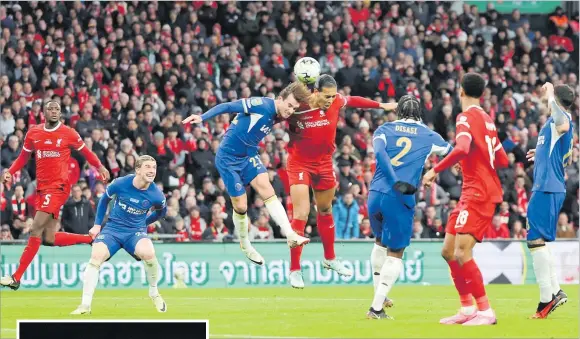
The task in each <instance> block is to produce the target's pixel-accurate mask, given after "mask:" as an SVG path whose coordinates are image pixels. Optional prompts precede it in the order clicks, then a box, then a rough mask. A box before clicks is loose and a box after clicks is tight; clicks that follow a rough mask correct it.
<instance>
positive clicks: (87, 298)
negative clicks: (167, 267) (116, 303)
mask: <svg viewBox="0 0 580 339" xmlns="http://www.w3.org/2000/svg"><path fill="white" fill-rule="evenodd" d="M156 174H157V163H156V162H155V159H153V157H151V156H149V155H143V156H141V157H139V159H138V160H137V162H136V163H135V174H132V175H127V176H125V177H122V178H118V179H116V180H115V181H113V182H112V183H111V184H110V185H109V186H107V189H106V191H105V194H103V196H102V197H101V199H100V200H99V204H98V206H97V215H96V217H95V226H93V228H91V229H90V231H89V235H91V236H92V237H95V240H94V242H93V248H92V252H91V259H90V260H89V263H88V265H87V266H86V268H85V272H84V283H83V296H82V302H81V305H80V306H79V307H78V308H77V309H76V310H74V311H73V312H72V313H71V314H73V315H78V314H88V313H91V303H92V301H93V294H94V293H95V288H96V287H97V283H98V281H99V269H100V267H101V264H102V263H103V262H105V261H106V260H109V258H111V257H112V256H114V255H115V253H117V251H118V250H119V249H121V248H123V249H124V250H125V251H126V252H127V253H129V254H130V255H131V256H133V257H134V258H135V259H137V260H139V261H141V260H142V261H143V263H144V267H145V272H146V276H147V282H148V283H149V297H151V300H152V301H153V304H154V305H155V308H156V309H157V311H159V312H165V311H167V305H166V304H165V301H164V300H163V298H162V297H161V295H160V294H159V291H158V290H157V280H158V273H157V270H158V269H159V263H158V261H157V257H156V256H155V249H154V248H153V243H152V242H151V239H149V237H148V236H147V225H149V224H151V223H154V222H155V221H156V220H157V219H159V218H161V217H163V216H164V215H165V212H166V211H167V205H166V203H165V195H163V192H161V190H160V189H159V188H158V187H157V185H155V184H154V183H153V181H154V180H155V175H156ZM112 199H114V202H113V205H112V207H111V210H110V212H109V218H108V220H107V223H106V225H105V226H104V227H103V226H102V225H103V220H104V219H105V214H106V213H107V206H108V205H109V202H110V201H111V200H112ZM149 211H151V213H149Z"/></svg>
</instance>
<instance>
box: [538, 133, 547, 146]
mask: <svg viewBox="0 0 580 339" xmlns="http://www.w3.org/2000/svg"><path fill="white" fill-rule="evenodd" d="M545 142H546V136H545V135H540V136H539V137H538V146H539V145H543V144H544V143H545Z"/></svg>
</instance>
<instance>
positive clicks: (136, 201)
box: [129, 198, 139, 204]
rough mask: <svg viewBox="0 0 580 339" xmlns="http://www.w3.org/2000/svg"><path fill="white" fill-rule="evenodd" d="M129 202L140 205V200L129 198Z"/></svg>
mask: <svg viewBox="0 0 580 339" xmlns="http://www.w3.org/2000/svg"><path fill="white" fill-rule="evenodd" d="M129 201H130V202H134V203H136V204H138V203H139V199H134V198H129Z"/></svg>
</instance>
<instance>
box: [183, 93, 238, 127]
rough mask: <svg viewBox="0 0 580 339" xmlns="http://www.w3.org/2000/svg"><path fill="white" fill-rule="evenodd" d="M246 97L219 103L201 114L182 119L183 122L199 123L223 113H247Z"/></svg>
mask: <svg viewBox="0 0 580 339" xmlns="http://www.w3.org/2000/svg"><path fill="white" fill-rule="evenodd" d="M246 101H247V100H246V99H241V100H236V101H232V102H224V103H223V104H219V105H217V106H215V107H213V108H212V109H210V110H209V111H207V112H205V113H204V114H202V115H201V116H199V115H196V114H192V115H190V116H189V117H187V118H185V120H183V124H188V123H194V124H199V123H201V122H203V121H205V120H209V119H212V118H214V117H216V116H218V115H220V114H224V113H246V114H248V105H247V102H246Z"/></svg>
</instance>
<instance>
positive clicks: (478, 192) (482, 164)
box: [456, 106, 503, 203]
mask: <svg viewBox="0 0 580 339" xmlns="http://www.w3.org/2000/svg"><path fill="white" fill-rule="evenodd" d="M456 126H457V131H456V133H457V135H456V138H458V137H460V136H463V135H465V136H467V137H469V138H471V147H470V149H469V153H468V154H467V156H466V157H465V158H463V160H461V171H462V173H463V187H462V192H461V199H462V200H474V201H489V202H493V203H499V202H501V201H503V191H502V187H501V183H500V181H499V177H498V175H497V172H496V169H495V153H496V152H497V151H498V150H500V149H501V148H502V145H501V142H500V140H499V136H498V134H497V129H496V127H495V123H494V122H493V119H492V118H491V117H490V116H489V114H487V113H486V112H485V111H484V110H483V109H482V108H481V107H479V106H470V107H468V108H467V110H465V112H463V113H461V114H460V115H459V116H458V117H457V122H456Z"/></svg>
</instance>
